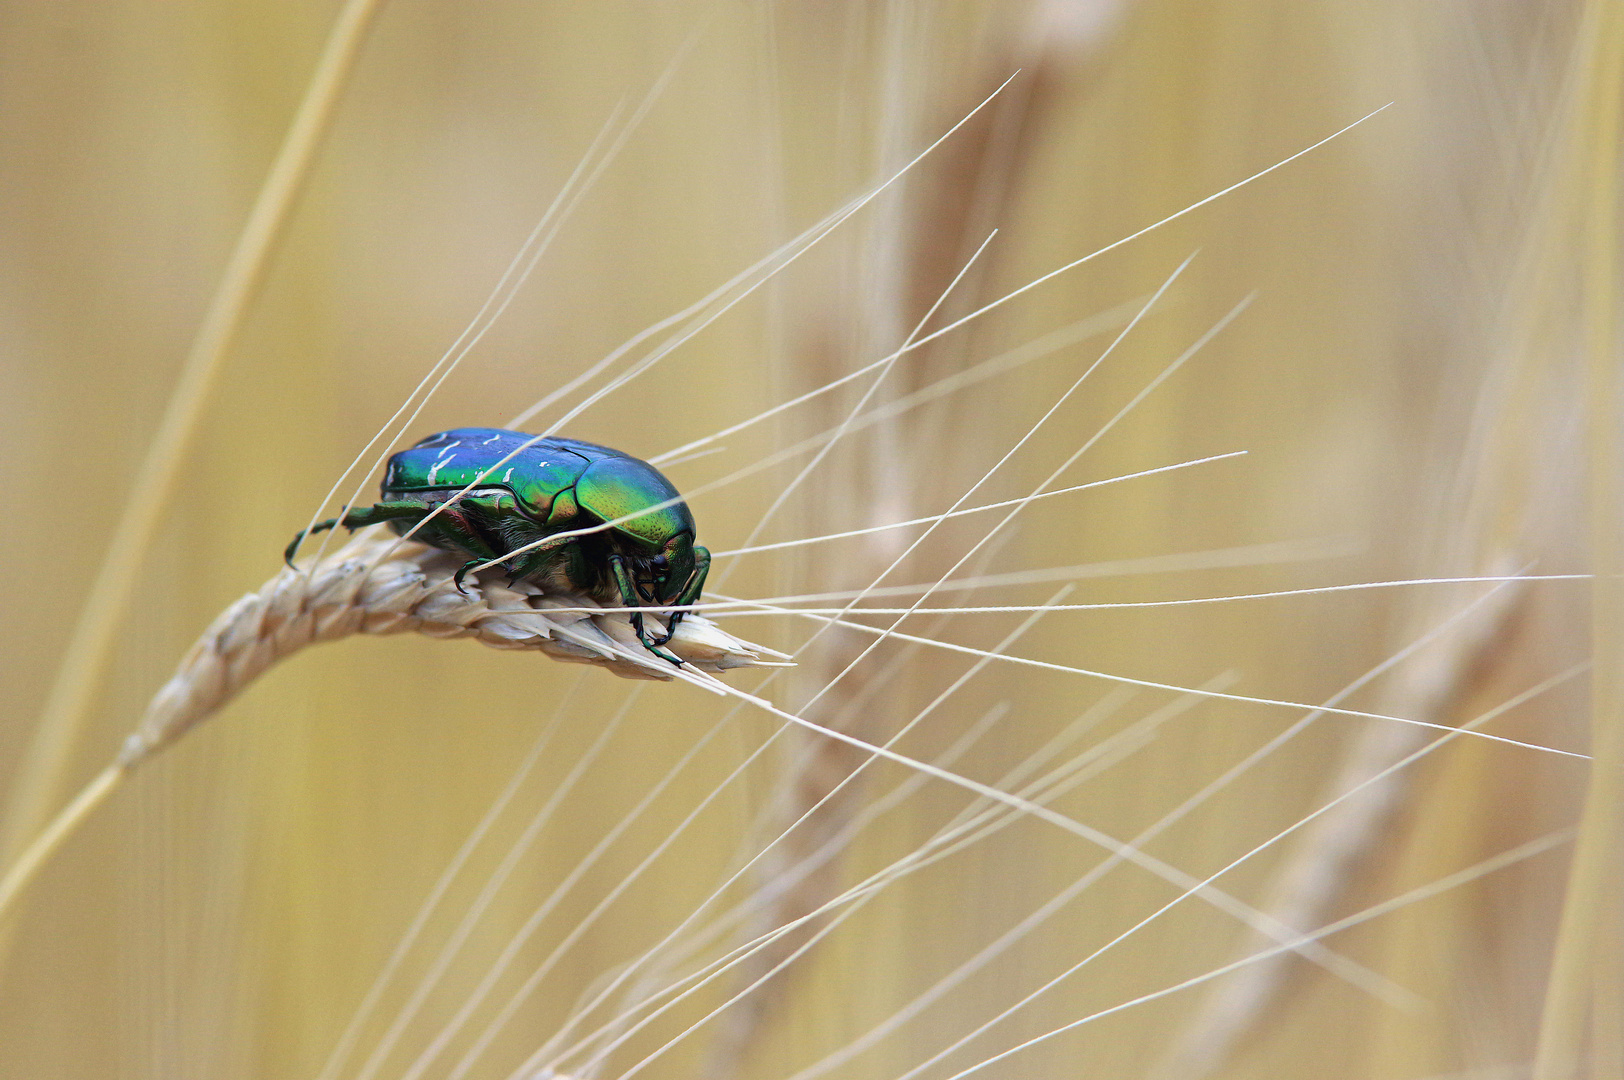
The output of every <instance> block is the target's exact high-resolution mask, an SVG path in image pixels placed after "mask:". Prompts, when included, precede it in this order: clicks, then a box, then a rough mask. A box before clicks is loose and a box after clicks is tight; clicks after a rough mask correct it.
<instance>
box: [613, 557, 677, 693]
mask: <svg viewBox="0 0 1624 1080" xmlns="http://www.w3.org/2000/svg"><path fill="white" fill-rule="evenodd" d="M609 571H610V573H612V574H613V575H614V577H615V585H616V586H618V587H619V589H620V601H621V603H623V604H625V605H626V606H627V607H629V608H636V607H642V605H643V601H642V599H641V598H640V597H639V596H638V595H637V587H636V586H635V585H634V584H633V583H632V575H631V571H629V570H627V569H626V558H625V556H623V555H621V554H620V553H619V552H618V551H617V552H615V553H614V554H612V555H610V556H609ZM631 615H632V629H633V630H636V631H637V640H638V641H641V642H642V643H643V647H644V648H645V649H647V650H648V651H649V652H651V653H653V654H654V655H655V656H658V657H659V658H660V659H661V660H669V661H670V662H671V663H673V664H675V665H677V666H678V667H681V666H682V661H681V660H680V659H678V658H677V657H675V656H672V655H671V654H670V653H668V652H665V651H664V650H662V649H660V648H659V646H661V645H664V644H665V643H666V642H667V641H670V640H671V635H670V634H666V635H665V637H663V638H660V639H659V640H658V641H650V640H649V636H648V631H647V630H645V629H644V628H643V613H642V612H641V611H634V612H632V613H631Z"/></svg>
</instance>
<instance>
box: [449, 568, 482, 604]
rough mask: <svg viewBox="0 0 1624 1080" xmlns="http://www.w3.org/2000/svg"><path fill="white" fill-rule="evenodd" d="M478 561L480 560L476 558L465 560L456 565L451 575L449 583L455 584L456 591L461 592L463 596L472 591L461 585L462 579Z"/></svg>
mask: <svg viewBox="0 0 1624 1080" xmlns="http://www.w3.org/2000/svg"><path fill="white" fill-rule="evenodd" d="M479 562H480V561H479V560H478V559H469V560H468V561H467V562H465V563H463V564H462V565H461V566H459V567H457V572H456V573H455V574H453V575H451V584H452V585H455V586H456V588H457V591H458V592H460V593H462V594H463V595H464V596H472V595H473V593H471V592H469V591H468V590H467V589H465V588H463V587H462V579H463V578H465V577H467V576H468V571H470V570H472V569H473V568H474V567H476V566H478V565H479Z"/></svg>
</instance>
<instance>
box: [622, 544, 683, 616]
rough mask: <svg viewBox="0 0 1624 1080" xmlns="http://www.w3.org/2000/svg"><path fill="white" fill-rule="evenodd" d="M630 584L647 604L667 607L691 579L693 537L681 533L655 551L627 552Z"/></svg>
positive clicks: (680, 593)
mask: <svg viewBox="0 0 1624 1080" xmlns="http://www.w3.org/2000/svg"><path fill="white" fill-rule="evenodd" d="M627 561H628V562H629V563H630V564H631V572H632V581H633V583H634V584H635V585H636V586H637V591H638V592H639V593H640V594H642V599H643V601H644V602H645V603H649V604H669V603H670V602H671V601H673V600H675V599H676V598H677V597H679V596H681V595H682V592H683V590H684V589H685V588H686V587H687V585H688V582H689V581H690V580H691V579H692V578H693V576H694V537H693V534H692V533H688V532H683V533H678V534H677V535H676V536H673V537H671V538H670V539H669V540H667V541H666V542H665V544H664V546H662V547H661V548H660V549H659V550H658V551H657V552H650V551H649V550H647V549H644V550H641V551H636V552H631V553H628V559H627Z"/></svg>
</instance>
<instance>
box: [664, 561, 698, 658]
mask: <svg viewBox="0 0 1624 1080" xmlns="http://www.w3.org/2000/svg"><path fill="white" fill-rule="evenodd" d="M710 562H711V556H710V549H709V548H703V547H697V546H696V547H695V548H694V572H693V574H692V575H691V576H690V577H689V578H688V584H687V585H686V586H684V587H683V590H682V592H681V593H680V594H678V596H677V599H676V602H675V603H674V604H673V605H672V606H673V607H674V608H675V610H674V611H672V612H671V617H670V619H668V620H667V621H666V624H665V637H663V638H660V639H659V642H658V644H661V645H664V644H665V643H666V642H668V641H670V640H671V637H672V635H673V634H675V633H676V632H677V624H678V623H679V622H681V621H682V617H683V616H684V615H686V614H688V607H689V605H690V604H694V603H697V602H698V600H699V594H700V593H702V592H704V590H705V578H706V576H707V575H708V574H709V573H710Z"/></svg>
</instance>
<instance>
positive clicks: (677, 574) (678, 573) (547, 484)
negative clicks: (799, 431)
mask: <svg viewBox="0 0 1624 1080" xmlns="http://www.w3.org/2000/svg"><path fill="white" fill-rule="evenodd" d="M533 438H535V437H534V436H532V435H526V434H524V433H523V432H518V431H506V430H503V429H501V428H456V429H455V430H452V431H442V432H440V433H439V434H438V435H430V436H429V437H428V438H426V439H424V440H423V441H422V442H420V443H418V444H417V445H416V446H413V447H411V448H410V449H407V450H402V451H401V452H400V453H398V454H396V455H395V456H394V457H392V458H390V459H389V468H388V469H387V470H386V471H385V473H384V477H383V484H382V491H381V492H380V494H381V495H382V499H381V501H379V502H377V503H376V504H374V505H373V506H370V507H366V508H356V509H352V510H351V511H350V512H349V513H348V514H346V515H345V516H344V518H343V520H342V522H340V520H339V519H338V518H332V519H330V520H328V521H324V522H322V523H321V524H319V525H316V526H315V527H313V528H311V529H310V530H308V531H309V532H312V533H317V532H321V531H323V530H324V529H331V528H332V527H333V526H335V525H338V524H343V526H344V527H345V528H347V529H352V530H353V529H359V528H361V527H363V526H366V525H376V524H378V523H379V522H388V523H389V527H390V528H392V529H394V530H395V532H397V533H400V534H405V533H406V532H407V531H408V530H409V529H410V528H411V527H412V526H413V525H416V524H418V523H419V522H421V521H423V519H424V518H427V517H428V515H429V514H430V513H431V512H433V511H434V510H435V509H436V508H437V507H439V506H442V505H443V504H445V503H446V502H447V501H448V500H450V498H451V497H452V496H453V495H455V494H456V493H457V492H459V491H461V490H462V489H463V488H465V487H467V486H468V485H469V484H472V483H475V482H476V481H477V483H478V486H477V487H474V488H473V489H472V490H470V491H469V492H468V494H466V495H464V496H463V497H462V498H460V499H458V500H457V502H456V504H455V505H453V506H450V507H447V508H446V509H445V510H442V511H441V512H440V513H439V514H438V515H436V516H435V517H434V518H433V519H432V520H430V521H429V522H428V523H427V524H425V525H424V526H423V527H422V528H421V529H419V530H418V531H417V532H416V533H414V534H413V538H414V539H417V540H421V541H422V542H423V543H425V544H432V545H433V546H435V547H437V548H440V549H442V550H444V551H449V552H451V553H452V554H455V555H465V556H467V557H468V560H469V561H468V562H466V563H464V564H463V566H462V567H461V568H460V569H459V570H458V571H457V576H456V579H455V580H456V583H457V585H458V587H459V588H460V587H461V585H462V578H463V575H464V574H466V573H467V572H468V571H469V570H471V569H472V568H473V567H475V566H478V565H479V564H480V563H483V562H494V561H497V560H502V559H503V558H504V556H506V555H508V554H509V553H511V552H513V551H514V550H516V549H518V548H520V547H523V546H524V545H526V544H530V543H534V542H535V541H537V540H545V539H546V538H547V537H549V536H553V535H555V534H558V533H562V532H571V531H574V530H577V529H585V528H591V527H593V526H595V525H603V524H605V523H607V522H611V521H613V522H615V524H614V525H611V526H609V527H608V528H605V529H600V530H599V531H597V532H590V533H586V534H584V535H581V536H567V537H564V538H562V539H560V540H558V541H556V542H554V543H550V544H542V545H541V546H539V547H536V548H534V549H532V550H530V551H526V552H524V553H523V554H521V555H519V556H517V557H516V558H514V559H513V560H511V561H503V562H502V563H501V565H502V567H503V568H504V569H505V570H507V571H508V576H509V580H511V581H528V582H531V583H533V584H535V585H538V586H541V587H542V588H545V589H551V590H554V591H563V590H566V589H568V590H574V591H579V592H585V593H587V594H588V595H590V596H592V597H593V598H594V599H597V600H599V601H600V602H603V603H607V604H614V603H616V602H618V603H620V604H623V605H625V606H626V607H670V608H675V609H676V610H674V611H673V612H672V613H671V615H670V621H669V622H668V624H667V629H666V632H665V633H664V634H663V635H655V636H653V637H650V635H649V634H648V633H647V631H645V629H644V627H643V613H642V612H640V611H637V612H633V613H632V617H631V621H632V625H633V627H635V628H636V630H637V638H638V640H639V641H641V642H642V643H643V645H644V646H645V647H646V648H648V650H649V651H650V652H652V653H654V654H655V655H656V656H658V657H660V658H661V659H664V660H669V661H670V662H671V663H673V664H679V663H681V661H679V660H678V659H677V658H676V657H674V656H672V655H671V654H670V653H668V652H665V651H663V650H662V649H660V648H659V646H661V645H664V644H665V643H666V642H668V641H670V640H671V635H672V634H673V633H674V632H675V631H676V628H677V623H678V622H680V621H681V619H682V616H683V614H684V610H683V609H684V608H685V607H686V606H687V605H689V604H692V603H693V602H694V601H696V600H698V599H699V593H700V590H701V589H703V588H704V586H705V575H706V573H707V572H709V570H710V552H709V551H706V550H705V549H704V548H702V547H698V546H696V545H695V544H694V518H693V515H692V514H690V513H689V512H688V506H687V504H686V503H684V502H683V501H682V497H681V495H679V494H678V492H677V489H676V488H674V487H672V486H671V481H669V480H667V479H666V478H665V477H664V476H663V475H661V473H660V471H659V470H658V469H656V468H654V466H652V465H650V464H649V463H648V462H646V461H640V460H638V459H637V458H634V457H631V456H630V455H628V454H623V453H621V452H620V451H619V450H611V449H610V448H609V447H607V446H598V445H597V444H595V443H588V442H581V441H580V440H578V439H560V438H544V439H538V440H536V441H535V443H534V444H533V445H531V446H527V447H526V446H525V443H527V442H530V440H531V439H533ZM520 447H525V448H524V449H522V450H520V449H519V448H520ZM516 450H517V451H518V452H517V453H514V451H516ZM509 454H512V455H513V456H512V457H511V458H509V459H508V460H507V461H506V462H504V463H503V464H501V465H500V466H498V467H497V468H496V469H495V470H493V471H492V472H491V474H490V475H489V476H486V477H485V478H484V479H480V475H481V474H482V473H484V472H485V471H486V470H487V469H490V468H491V466H493V465H496V463H497V462H499V461H502V460H503V459H504V458H507V457H508V455H509ZM662 504H667V505H662ZM645 507H647V508H650V509H649V510H648V512H647V513H638V511H639V510H641V509H643V508H645ZM656 507H657V508H658V509H654V508H656ZM629 515H636V516H635V517H629ZM621 518H628V520H625V521H621V520H619V519H621ZM305 535H306V534H305V533H303V532H301V533H300V534H299V535H297V536H295V537H294V538H293V542H292V543H291V544H289V545H288V549H287V554H286V557H287V559H288V560H289V565H291V560H292V558H293V550H294V548H295V547H296V546H297V545H298V544H299V542H300V541H301V540H303V539H304V537H305Z"/></svg>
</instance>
